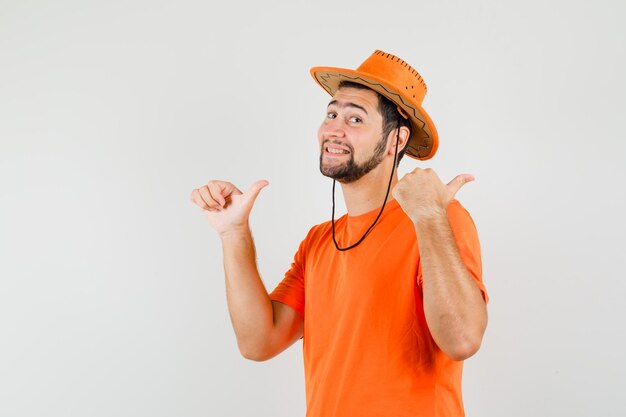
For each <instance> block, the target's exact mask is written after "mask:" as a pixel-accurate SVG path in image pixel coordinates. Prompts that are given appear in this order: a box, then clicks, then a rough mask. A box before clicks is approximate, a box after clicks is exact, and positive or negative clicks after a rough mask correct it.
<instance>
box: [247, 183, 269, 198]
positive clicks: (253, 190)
mask: <svg viewBox="0 0 626 417" xmlns="http://www.w3.org/2000/svg"><path fill="white" fill-rule="evenodd" d="M268 184H269V182H268V181H266V180H259V181H257V182H255V183H254V184H252V185H251V186H250V188H249V189H248V191H246V195H247V196H248V197H250V198H251V199H252V201H254V200H256V198H257V197H258V196H259V193H260V192H261V190H262V189H263V188H264V187H266V186H267V185H268Z"/></svg>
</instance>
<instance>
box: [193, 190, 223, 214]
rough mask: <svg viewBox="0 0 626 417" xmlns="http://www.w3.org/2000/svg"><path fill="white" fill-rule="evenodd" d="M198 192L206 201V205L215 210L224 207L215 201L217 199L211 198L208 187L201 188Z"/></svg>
mask: <svg viewBox="0 0 626 417" xmlns="http://www.w3.org/2000/svg"><path fill="white" fill-rule="evenodd" d="M198 192H199V193H200V196H201V197H202V199H203V200H204V202H205V203H206V205H207V206H208V207H211V208H215V209H216V208H221V207H222V206H221V205H220V203H218V202H217V201H215V199H214V198H213V197H212V196H211V193H209V188H208V187H207V186H206V185H205V186H203V187H200V188H199V189H198Z"/></svg>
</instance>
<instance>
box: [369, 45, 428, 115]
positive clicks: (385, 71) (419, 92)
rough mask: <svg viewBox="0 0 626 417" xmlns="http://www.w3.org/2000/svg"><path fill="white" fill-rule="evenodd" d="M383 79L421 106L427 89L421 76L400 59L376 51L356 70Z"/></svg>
mask: <svg viewBox="0 0 626 417" xmlns="http://www.w3.org/2000/svg"><path fill="white" fill-rule="evenodd" d="M357 71H361V72H365V73H368V74H371V75H373V76H376V77H378V78H381V79H384V80H385V81H386V82H387V84H388V85H389V87H392V88H394V89H395V90H396V91H398V92H402V93H404V94H406V95H408V96H409V97H412V98H413V100H415V101H416V102H418V103H419V104H421V103H422V102H423V101H424V96H425V95H426V91H427V87H426V83H425V82H424V80H423V79H422V76H421V75H420V74H419V73H418V72H417V71H416V70H415V69H414V68H413V67H412V66H410V65H409V64H408V63H407V62H405V61H404V60H402V59H401V58H399V57H397V56H395V55H393V54H388V53H386V52H383V51H380V50H376V51H375V52H374V53H373V54H372V55H370V56H369V57H368V58H367V59H366V60H365V61H363V63H362V64H361V65H360V66H359V67H358V68H357Z"/></svg>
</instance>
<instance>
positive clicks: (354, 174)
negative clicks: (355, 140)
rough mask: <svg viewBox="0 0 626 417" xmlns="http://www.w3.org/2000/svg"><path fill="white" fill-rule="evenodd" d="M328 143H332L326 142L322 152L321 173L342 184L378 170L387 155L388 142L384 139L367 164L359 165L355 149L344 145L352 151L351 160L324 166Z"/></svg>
mask: <svg viewBox="0 0 626 417" xmlns="http://www.w3.org/2000/svg"><path fill="white" fill-rule="evenodd" d="M328 142H331V141H330V140H326V141H324V143H323V144H322V149H321V150H320V172H321V173H322V175H324V176H326V177H329V178H332V179H334V180H337V181H339V182H340V183H342V184H347V183H351V182H354V181H356V180H358V179H360V178H361V177H363V176H364V175H365V174H367V173H368V172H370V171H371V170H373V169H374V168H376V167H377V166H378V165H379V164H380V163H381V162H382V160H383V157H384V154H385V146H386V141H385V138H384V137H382V138H381V139H380V141H379V142H378V144H377V145H376V149H374V152H373V153H372V155H371V156H370V157H369V158H368V159H367V160H366V161H365V162H363V163H360V164H358V163H356V162H355V161H354V148H353V147H352V146H350V145H348V144H345V143H344V144H343V146H346V147H347V148H348V149H350V154H349V159H348V160H347V161H345V162H343V163H342V164H338V165H335V166H324V160H323V159H324V145H325V144H326V143H328Z"/></svg>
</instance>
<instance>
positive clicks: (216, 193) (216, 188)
mask: <svg viewBox="0 0 626 417" xmlns="http://www.w3.org/2000/svg"><path fill="white" fill-rule="evenodd" d="M207 188H208V190H209V193H210V194H211V198H213V200H215V201H217V202H218V203H219V205H220V206H222V207H224V205H225V204H226V200H225V199H224V197H225V195H224V194H225V191H226V187H223V186H220V185H218V184H216V183H214V182H209V183H208V184H207ZM228 194H230V193H228ZM228 194H226V195H228Z"/></svg>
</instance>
